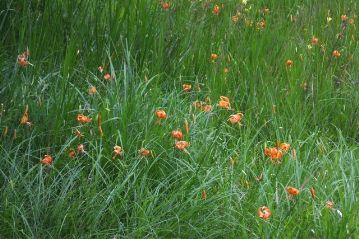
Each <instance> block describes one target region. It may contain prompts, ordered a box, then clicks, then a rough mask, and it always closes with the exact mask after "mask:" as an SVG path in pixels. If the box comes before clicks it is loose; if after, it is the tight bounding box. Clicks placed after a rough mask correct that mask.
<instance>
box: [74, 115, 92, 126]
mask: <svg viewBox="0 0 359 239" xmlns="http://www.w3.org/2000/svg"><path fill="white" fill-rule="evenodd" d="M76 119H77V121H78V122H79V123H82V124H84V123H89V122H91V121H92V118H90V117H88V116H85V115H83V114H77V118H76Z"/></svg>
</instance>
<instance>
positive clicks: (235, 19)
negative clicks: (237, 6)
mask: <svg viewBox="0 0 359 239" xmlns="http://www.w3.org/2000/svg"><path fill="white" fill-rule="evenodd" d="M231 19H232V22H233V23H237V22H238V21H239V16H238V15H234V16H232V17H231Z"/></svg>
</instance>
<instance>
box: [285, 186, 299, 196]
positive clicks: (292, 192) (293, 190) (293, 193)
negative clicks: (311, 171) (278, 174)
mask: <svg viewBox="0 0 359 239" xmlns="http://www.w3.org/2000/svg"><path fill="white" fill-rule="evenodd" d="M287 193H288V194H289V195H291V196H297V195H298V194H299V193H300V191H299V189H297V188H295V187H290V186H289V187H287Z"/></svg>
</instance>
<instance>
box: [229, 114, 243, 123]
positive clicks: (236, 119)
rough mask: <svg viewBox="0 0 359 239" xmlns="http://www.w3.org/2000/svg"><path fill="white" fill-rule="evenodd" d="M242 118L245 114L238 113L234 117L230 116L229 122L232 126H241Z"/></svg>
mask: <svg viewBox="0 0 359 239" xmlns="http://www.w3.org/2000/svg"><path fill="white" fill-rule="evenodd" d="M242 117H243V114H242V113H237V114H234V115H231V116H229V119H228V121H229V122H230V123H231V124H239V125H241V120H242Z"/></svg>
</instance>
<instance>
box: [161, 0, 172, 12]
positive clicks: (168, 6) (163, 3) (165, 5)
mask: <svg viewBox="0 0 359 239" xmlns="http://www.w3.org/2000/svg"><path fill="white" fill-rule="evenodd" d="M161 5H162V9H163V10H165V11H168V10H169V9H170V8H171V4H170V3H168V2H162V3H161Z"/></svg>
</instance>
